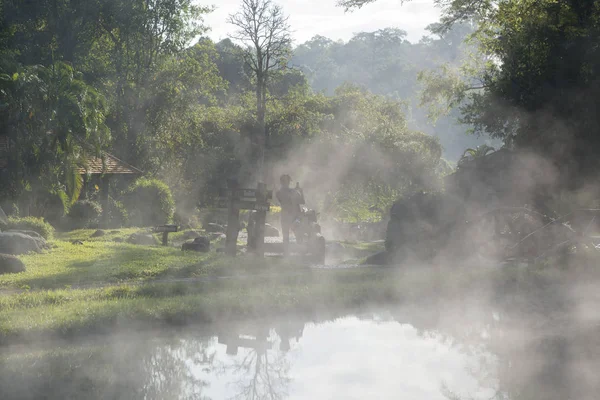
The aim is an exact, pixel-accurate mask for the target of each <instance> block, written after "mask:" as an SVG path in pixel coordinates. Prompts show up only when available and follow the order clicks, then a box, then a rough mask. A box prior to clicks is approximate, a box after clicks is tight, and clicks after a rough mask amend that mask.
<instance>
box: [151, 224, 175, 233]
mask: <svg viewBox="0 0 600 400" xmlns="http://www.w3.org/2000/svg"><path fill="white" fill-rule="evenodd" d="M177 230H178V227H177V225H160V226H157V227H156V228H154V232H177Z"/></svg>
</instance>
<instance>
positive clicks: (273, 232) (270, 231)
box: [265, 224, 279, 237]
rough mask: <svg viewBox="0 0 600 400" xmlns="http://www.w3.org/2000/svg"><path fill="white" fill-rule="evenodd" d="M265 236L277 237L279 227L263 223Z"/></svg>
mask: <svg viewBox="0 0 600 400" xmlns="http://www.w3.org/2000/svg"><path fill="white" fill-rule="evenodd" d="M265 237H279V229H277V228H275V227H274V226H273V225H271V224H265Z"/></svg>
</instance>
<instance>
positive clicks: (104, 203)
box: [100, 175, 109, 229]
mask: <svg viewBox="0 0 600 400" xmlns="http://www.w3.org/2000/svg"><path fill="white" fill-rule="evenodd" d="M101 185H102V189H101V190H102V222H101V223H100V225H101V226H100V227H101V228H105V229H106V228H108V205H109V204H108V187H109V176H108V175H104V176H103V177H102V183H101Z"/></svg>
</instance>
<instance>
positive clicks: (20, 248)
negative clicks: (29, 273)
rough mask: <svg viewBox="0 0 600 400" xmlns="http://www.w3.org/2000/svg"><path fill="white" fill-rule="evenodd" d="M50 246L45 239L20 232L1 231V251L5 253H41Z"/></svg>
mask: <svg viewBox="0 0 600 400" xmlns="http://www.w3.org/2000/svg"><path fill="white" fill-rule="evenodd" d="M45 248H48V245H47V243H46V241H45V240H44V239H41V238H37V237H33V236H29V235H26V234H24V233H20V232H1V233H0V253H4V254H12V255H19V254H26V253H29V252H32V251H33V252H36V253H40V252H41V251H42V250H43V249H45Z"/></svg>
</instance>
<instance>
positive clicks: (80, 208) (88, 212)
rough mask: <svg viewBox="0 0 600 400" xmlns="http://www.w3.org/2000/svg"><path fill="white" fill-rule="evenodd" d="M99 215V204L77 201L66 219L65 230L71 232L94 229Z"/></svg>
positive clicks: (100, 212) (100, 207)
mask: <svg viewBox="0 0 600 400" xmlns="http://www.w3.org/2000/svg"><path fill="white" fill-rule="evenodd" d="M101 215H102V206H101V205H100V203H98V202H95V201H90V200H82V201H78V202H76V203H75V204H73V205H72V206H71V209H70V210H69V214H68V215H67V219H66V220H67V221H66V222H67V228H68V229H70V230H71V229H84V228H93V227H96V226H97V225H98V222H99V221H100V216H101Z"/></svg>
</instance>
